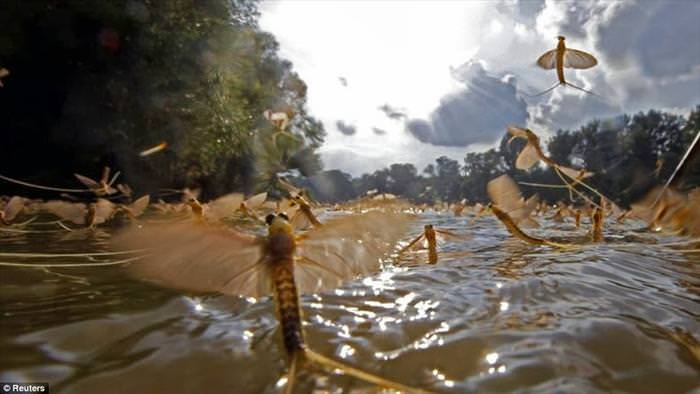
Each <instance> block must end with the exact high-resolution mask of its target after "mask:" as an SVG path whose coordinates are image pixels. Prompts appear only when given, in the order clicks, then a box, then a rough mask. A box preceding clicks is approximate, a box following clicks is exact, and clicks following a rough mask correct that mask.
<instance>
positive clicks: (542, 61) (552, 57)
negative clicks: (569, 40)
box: [537, 49, 568, 70]
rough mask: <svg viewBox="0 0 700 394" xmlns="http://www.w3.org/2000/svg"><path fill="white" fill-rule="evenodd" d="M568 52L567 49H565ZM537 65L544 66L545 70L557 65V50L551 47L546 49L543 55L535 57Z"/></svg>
mask: <svg viewBox="0 0 700 394" xmlns="http://www.w3.org/2000/svg"><path fill="white" fill-rule="evenodd" d="M567 52H568V51H567ZM537 65H538V66H540V67H542V68H544V69H545V70H551V69H553V68H555V67H556V66H557V50H556V49H552V50H551V51H547V52H545V53H544V55H542V56H540V58H539V59H537Z"/></svg>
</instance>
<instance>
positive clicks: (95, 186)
mask: <svg viewBox="0 0 700 394" xmlns="http://www.w3.org/2000/svg"><path fill="white" fill-rule="evenodd" d="M109 173H110V168H109V167H105V168H104V169H103V170H102V178H100V180H99V181H95V180H93V179H90V178H88V177H86V176H84V175H80V174H73V175H75V177H76V178H78V180H79V181H80V182H81V183H82V184H83V185H85V186H87V187H88V189H90V191H92V192H93V193H95V195H97V196H99V197H101V196H105V195H110V194H114V193H116V192H117V189H115V188H113V187H112V185H113V184H114V182H115V181H116V180H117V178H118V177H119V171H117V172H116V173H115V174H114V176H113V177H112V179H110V178H109Z"/></svg>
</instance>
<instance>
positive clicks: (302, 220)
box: [291, 209, 311, 231]
mask: <svg viewBox="0 0 700 394" xmlns="http://www.w3.org/2000/svg"><path fill="white" fill-rule="evenodd" d="M291 223H292V227H294V231H298V230H305V229H308V228H309V227H311V221H310V220H309V218H308V217H307V216H306V214H305V213H304V212H303V211H302V210H301V209H300V210H297V211H296V212H295V213H294V215H293V216H292V220H291Z"/></svg>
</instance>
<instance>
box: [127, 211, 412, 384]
mask: <svg viewBox="0 0 700 394" xmlns="http://www.w3.org/2000/svg"><path fill="white" fill-rule="evenodd" d="M265 222H266V223H267V226H268V233H267V235H266V236H252V235H248V234H244V233H241V232H238V231H233V230H231V229H229V228H225V227H221V226H214V225H211V224H208V223H206V222H202V221H186V222H179V223H170V224H160V225H148V224H144V225H142V226H134V227H132V228H131V229H128V230H126V231H125V232H124V233H122V234H121V235H119V236H117V237H116V238H115V240H114V242H115V245H117V246H118V247H120V248H128V249H133V248H144V247H145V248H148V249H149V255H148V256H146V257H145V258H144V260H142V261H139V262H137V263H134V264H132V265H131V266H130V267H129V271H130V273H131V274H132V275H133V276H135V277H137V278H140V279H146V280H150V281H155V282H157V283H159V284H161V285H164V286H168V287H173V288H178V289H184V290H194V291H205V292H219V293H223V294H230V295H240V296H245V297H262V296H267V295H272V296H273V298H274V301H275V305H276V311H277V318H278V321H279V324H280V328H281V333H282V335H281V337H282V344H283V347H284V350H285V353H286V354H287V356H288V361H289V372H288V375H287V387H286V391H287V392H291V391H292V390H293V386H294V377H295V374H296V369H297V367H299V366H300V365H301V363H302V362H304V361H307V362H310V363H313V364H316V365H320V366H322V367H326V368H331V369H339V370H341V371H343V372H344V373H345V374H347V375H350V376H353V377H356V378H358V379H361V380H364V381H367V382H370V383H373V384H376V385H379V386H383V387H387V388H392V389H395V390H400V391H407V392H420V391H421V390H418V389H414V388H410V387H407V386H404V385H402V384H400V383H395V382H392V381H390V380H387V379H385V378H380V377H377V376H375V375H373V374H370V373H367V372H364V371H361V370H358V369H356V368H353V367H351V366H348V365H345V364H343V363H340V362H337V361H335V360H332V359H330V358H327V357H325V356H322V355H320V354H318V353H316V352H314V351H313V350H311V349H309V347H308V346H307V345H306V342H305V335H304V329H303V326H302V321H303V315H302V309H301V307H300V298H299V294H304V293H315V292H319V291H322V290H328V289H332V288H335V287H337V286H339V285H340V284H341V283H342V282H343V281H345V280H348V279H351V278H357V277H360V276H363V275H369V274H372V273H374V272H378V271H379V270H380V268H381V262H380V258H381V257H382V256H384V255H385V254H386V253H387V252H390V251H391V250H392V249H393V247H394V242H395V241H396V240H398V238H399V237H400V236H401V235H403V233H404V230H405V229H406V228H407V225H408V218H407V216H406V215H403V214H397V213H389V212H380V211H371V212H367V213H364V214H361V215H354V216H347V217H342V218H339V219H335V220H331V221H328V222H326V223H324V225H323V226H322V227H319V228H314V229H312V230H310V231H308V232H306V233H304V234H301V235H297V234H295V233H294V230H293V226H292V224H291V223H290V222H289V218H288V217H287V216H286V215H285V214H283V213H279V214H270V215H268V216H267V217H266V218H265ZM378 229H381V231H378Z"/></svg>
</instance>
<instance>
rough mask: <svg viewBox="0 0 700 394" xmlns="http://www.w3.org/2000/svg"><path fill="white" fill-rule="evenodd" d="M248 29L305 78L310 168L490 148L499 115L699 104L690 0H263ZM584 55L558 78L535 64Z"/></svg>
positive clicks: (536, 125) (551, 117)
mask: <svg viewBox="0 0 700 394" xmlns="http://www.w3.org/2000/svg"><path fill="white" fill-rule="evenodd" d="M261 11H262V16H261V19H260V26H261V27H262V29H264V30H266V31H269V32H270V33H272V34H274V35H275V37H276V38H277V40H278V41H279V43H280V52H281V55H282V56H283V57H285V58H287V59H289V60H290V61H292V62H293V64H294V69H295V71H297V72H298V73H299V75H300V76H301V78H302V79H303V80H304V81H306V83H307V85H308V106H309V110H310V113H311V114H312V115H313V116H315V117H316V118H318V119H320V120H321V121H322V122H323V124H324V126H325V128H326V131H327V134H328V135H327V137H326V141H325V143H324V144H323V146H322V147H321V148H320V149H319V152H320V153H321V157H322V160H323V163H324V168H325V169H327V170H330V169H340V170H342V171H344V172H348V173H350V174H352V175H354V176H358V175H360V174H362V173H365V172H372V171H375V170H377V169H381V168H384V167H387V166H388V165H390V164H392V163H413V164H414V165H415V166H416V168H418V170H419V171H421V170H422V169H423V168H424V167H425V166H426V165H427V164H429V163H431V162H433V161H434V160H435V159H436V158H437V157H439V156H443V155H444V156H448V157H450V158H453V159H456V160H460V161H461V160H462V159H463V158H464V156H465V154H466V153H467V152H474V151H483V150H486V149H489V148H491V147H494V146H495V145H496V144H498V142H499V141H500V139H501V138H502V137H503V135H504V134H505V127H506V126H507V125H509V124H515V125H521V126H526V127H530V128H531V129H532V130H534V131H535V132H537V133H539V134H540V135H541V136H543V137H546V136H547V135H551V133H553V132H555V131H556V130H558V129H575V128H577V127H579V126H580V125H582V124H584V123H586V122H588V121H590V120H593V119H601V118H607V117H611V116H616V115H620V114H623V113H628V114H631V113H636V112H639V111H646V110H649V109H660V110H667V111H670V112H674V113H687V112H688V111H689V110H690V108H692V107H694V106H696V105H699V104H700V23H698V22H697V21H698V20H700V2H698V1H692V0H658V1H656V0H638V1H610V0H605V1H603V0H590V1H585V2H584V1H564V0H556V1H551V0H527V1H525V0H501V1H498V0H488V1H478V0H470V1H466V0H465V1H460V0H448V1H418V0H407V1H400V0H391V1H369V0H347V1H344V0H332V1H316V0H308V1H305V0H287V1H264V2H263V3H262V7H261ZM558 35H564V36H565V37H566V44H567V47H570V48H575V49H580V50H584V51H586V52H589V53H592V54H594V55H595V56H596V57H597V59H598V63H599V64H598V65H597V66H596V67H594V68H591V69H587V70H573V69H566V70H565V75H566V78H567V80H569V81H571V82H573V83H575V84H577V85H578V86H582V87H585V88H586V89H589V90H592V91H593V92H595V93H597V94H598V95H600V97H596V96H593V95H588V94H586V93H583V92H580V91H577V90H575V89H572V88H568V87H559V88H557V89H555V90H554V91H553V92H552V93H551V94H547V95H543V96H540V97H535V98H533V97H528V94H529V95H532V94H533V93H536V92H539V91H542V90H545V89H547V88H549V87H551V86H552V85H554V84H555V83H556V82H557V78H556V72H555V71H554V70H543V69H541V68H538V67H537V66H536V65H535V61H536V60H537V58H538V57H539V56H540V55H541V54H543V53H544V52H546V51H548V50H550V49H553V48H554V47H555V46H556V44H557V39H556V36H558Z"/></svg>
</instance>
